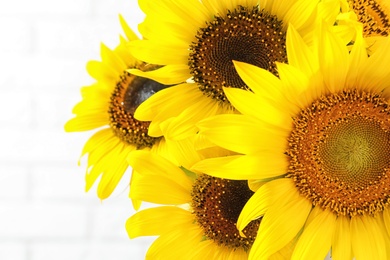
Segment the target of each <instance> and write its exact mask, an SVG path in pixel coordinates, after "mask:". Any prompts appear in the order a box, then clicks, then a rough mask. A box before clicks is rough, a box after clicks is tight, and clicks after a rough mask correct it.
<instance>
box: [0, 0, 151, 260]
mask: <svg viewBox="0 0 390 260" xmlns="http://www.w3.org/2000/svg"><path fill="white" fill-rule="evenodd" d="M119 13H121V14H122V15H123V16H124V17H125V18H126V19H127V20H128V22H129V23H130V25H131V27H132V28H133V29H136V24H137V23H138V22H139V21H141V20H142V17H143V16H142V13H141V12H140V11H139V10H138V7H137V2H136V0H115V1H114V0H111V1H110V0H67V1H57V0H35V1H30V0H13V1H1V2H0V35H1V40H0V259H1V260H62V259H64V260H112V259H115V260H122V259H123V260H125V259H126V260H130V259H143V257H144V254H145V251H146V249H147V247H148V245H149V244H150V242H151V241H152V239H150V238H142V239H138V240H129V239H128V237H127V234H126V231H125V227H124V225H125V221H126V219H127V218H128V217H129V216H130V215H131V214H132V213H133V210H132V207H131V204H130V202H129V200H128V198H127V194H128V187H126V185H125V184H122V186H120V187H119V188H118V190H117V192H115V193H114V195H113V196H112V198H110V199H108V200H106V201H104V202H103V203H101V202H100V201H99V200H98V199H97V197H96V195H95V191H94V190H92V191H91V192H90V193H85V192H84V171H85V163H84V164H83V165H82V166H81V167H78V166H77V160H78V156H79V154H80V152H81V148H82V146H83V144H84V142H85V141H86V140H87V138H88V137H89V136H90V133H65V132H64V130H63V125H64V123H65V122H66V121H67V120H68V119H69V118H70V117H71V116H72V115H71V109H72V107H73V106H74V104H76V102H78V101H79V100H80V98H81V97H80V94H79V88H80V87H81V86H83V85H89V84H90V83H92V82H93V80H92V79H91V78H90V77H89V76H88V74H87V72H86V71H85V64H86V62H87V61H88V60H90V59H99V48H100V42H104V43H106V44H107V45H108V46H109V47H111V48H113V47H115V45H116V44H117V43H118V41H119V34H120V33H121V28H120V24H119V21H118V14H119ZM127 177H128V176H127Z"/></svg>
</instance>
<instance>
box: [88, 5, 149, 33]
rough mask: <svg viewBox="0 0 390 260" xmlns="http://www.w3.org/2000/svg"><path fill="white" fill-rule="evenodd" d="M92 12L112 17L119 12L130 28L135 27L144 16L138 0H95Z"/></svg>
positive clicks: (116, 15)
mask: <svg viewBox="0 0 390 260" xmlns="http://www.w3.org/2000/svg"><path fill="white" fill-rule="evenodd" d="M92 13H93V14H94V15H98V16H106V15H109V16H113V17H118V14H121V15H122V16H123V17H124V18H125V19H126V21H127V22H128V23H129V25H130V26H131V27H132V28H137V24H138V23H140V22H141V21H142V20H143V19H144V17H145V14H144V13H143V12H142V11H141V9H140V8H139V6H138V1H116V2H114V1H106V0H95V2H94V8H93V12H92Z"/></svg>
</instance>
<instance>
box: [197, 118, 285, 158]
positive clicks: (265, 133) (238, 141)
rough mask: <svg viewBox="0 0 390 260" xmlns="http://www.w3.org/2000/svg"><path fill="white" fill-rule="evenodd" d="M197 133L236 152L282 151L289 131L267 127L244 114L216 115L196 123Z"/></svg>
mask: <svg viewBox="0 0 390 260" xmlns="http://www.w3.org/2000/svg"><path fill="white" fill-rule="evenodd" d="M197 126H198V127H199V130H200V131H199V133H200V134H201V135H204V136H205V137H206V138H207V139H208V140H210V141H212V142H213V143H215V144H216V145H218V146H220V147H223V148H225V149H228V150H231V151H235V152H238V153H244V154H248V153H253V152H257V151H259V150H272V151H280V152H284V150H285V149H286V145H287V144H286V143H285V141H284V140H285V139H286V138H287V137H288V134H289V132H287V131H283V130H281V129H275V128H272V129H268V127H267V126H265V125H264V124H263V123H261V122H260V121H258V120H254V119H253V118H250V117H247V116H244V115H217V116H214V117H210V118H208V119H205V120H203V121H201V122H199V123H198V124H197Z"/></svg>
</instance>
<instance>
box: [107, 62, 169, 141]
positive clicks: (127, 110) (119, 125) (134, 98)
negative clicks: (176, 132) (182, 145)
mask: <svg viewBox="0 0 390 260" xmlns="http://www.w3.org/2000/svg"><path fill="white" fill-rule="evenodd" d="M154 68H156V66H154V65H148V64H145V63H142V64H141V65H139V66H137V69H140V70H142V71H149V70H153V69H154ZM167 87H169V86H167V85H163V84H161V83H158V82H156V81H154V80H151V79H148V78H143V77H139V76H135V75H131V74H130V73H129V72H127V71H125V72H124V73H123V74H122V75H121V76H120V81H119V82H118V83H117V85H116V87H115V89H114V91H113V92H112V94H111V98H110V106H109V110H108V114H109V117H110V127H111V128H112V130H113V132H114V134H115V135H116V136H117V137H118V138H119V139H120V140H122V141H123V142H124V143H126V144H128V145H134V146H135V147H136V148H137V149H142V148H151V147H152V146H153V145H154V144H155V143H156V141H158V140H159V139H160V138H156V137H151V136H149V135H148V129H149V124H150V122H143V121H139V120H136V119H135V118H134V112H135V110H136V109H137V107H138V106H139V105H140V104H141V103H142V102H143V101H145V100H146V99H148V98H149V97H151V96H152V95H153V94H154V93H156V92H158V91H160V90H162V89H164V88H167Z"/></svg>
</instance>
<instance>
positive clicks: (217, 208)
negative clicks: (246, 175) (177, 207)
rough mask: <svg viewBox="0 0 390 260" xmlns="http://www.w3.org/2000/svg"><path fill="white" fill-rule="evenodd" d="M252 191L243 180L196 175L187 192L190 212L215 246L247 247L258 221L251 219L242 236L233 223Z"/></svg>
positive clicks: (254, 235) (258, 223) (251, 241)
mask: <svg viewBox="0 0 390 260" xmlns="http://www.w3.org/2000/svg"><path fill="white" fill-rule="evenodd" d="M252 194H253V191H251V190H250V189H249V187H248V183H247V181H236V180H226V179H220V178H215V177H211V176H208V175H200V176H199V177H198V178H197V180H196V181H195V184H194V186H193V190H192V194H191V195H192V207H193V210H194V214H195V215H196V218H197V221H198V223H199V225H200V226H201V227H202V228H203V230H204V232H205V233H204V234H205V237H206V238H208V239H212V240H213V241H214V242H216V243H217V244H218V245H222V246H227V247H229V248H233V249H234V248H243V249H244V250H248V249H249V248H250V247H251V246H252V244H253V241H254V239H255V238H256V234H257V230H258V228H259V225H260V220H255V221H252V222H251V223H250V224H249V225H248V226H247V227H246V228H245V229H244V231H243V232H244V234H245V236H246V238H243V237H241V236H240V234H239V232H238V230H237V227H236V223H237V220H238V216H239V215H240V212H241V210H242V208H243V207H244V205H245V203H246V202H247V201H248V199H249V198H250V197H251V196H252Z"/></svg>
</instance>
